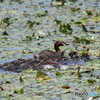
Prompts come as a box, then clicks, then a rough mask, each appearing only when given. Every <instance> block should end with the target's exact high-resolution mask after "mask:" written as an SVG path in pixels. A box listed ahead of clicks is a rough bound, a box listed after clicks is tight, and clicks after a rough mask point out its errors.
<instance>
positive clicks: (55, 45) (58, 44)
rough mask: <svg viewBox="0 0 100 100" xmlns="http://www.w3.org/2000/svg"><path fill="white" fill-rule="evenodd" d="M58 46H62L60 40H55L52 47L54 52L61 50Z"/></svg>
mask: <svg viewBox="0 0 100 100" xmlns="http://www.w3.org/2000/svg"><path fill="white" fill-rule="evenodd" d="M59 46H63V43H62V41H57V42H56V43H55V44H54V48H55V50H56V52H59V51H61V50H60V49H59Z"/></svg>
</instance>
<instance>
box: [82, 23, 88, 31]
mask: <svg viewBox="0 0 100 100" xmlns="http://www.w3.org/2000/svg"><path fill="white" fill-rule="evenodd" d="M82 29H83V31H84V32H88V30H87V29H86V27H85V25H83V24H82Z"/></svg>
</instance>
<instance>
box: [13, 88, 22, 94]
mask: <svg viewBox="0 0 100 100" xmlns="http://www.w3.org/2000/svg"><path fill="white" fill-rule="evenodd" d="M14 93H16V94H23V93H24V89H20V90H18V89H16V90H14Z"/></svg>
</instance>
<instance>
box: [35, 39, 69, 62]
mask: <svg viewBox="0 0 100 100" xmlns="http://www.w3.org/2000/svg"><path fill="white" fill-rule="evenodd" d="M64 45H68V44H66V43H65V42H63V41H57V42H55V44H54V49H55V51H51V50H43V51H41V52H39V53H38V54H35V55H34V60H35V61H43V60H44V61H55V60H59V59H61V58H62V57H63V56H64V52H65V51H61V50H60V49H59V46H64Z"/></svg>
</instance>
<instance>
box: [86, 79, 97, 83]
mask: <svg viewBox="0 0 100 100" xmlns="http://www.w3.org/2000/svg"><path fill="white" fill-rule="evenodd" d="M87 82H88V83H96V80H91V79H88V80H87Z"/></svg>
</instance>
